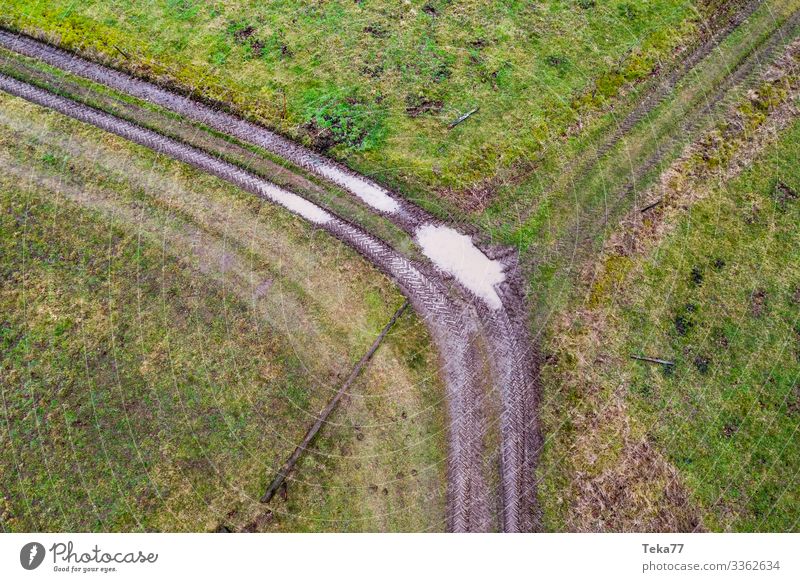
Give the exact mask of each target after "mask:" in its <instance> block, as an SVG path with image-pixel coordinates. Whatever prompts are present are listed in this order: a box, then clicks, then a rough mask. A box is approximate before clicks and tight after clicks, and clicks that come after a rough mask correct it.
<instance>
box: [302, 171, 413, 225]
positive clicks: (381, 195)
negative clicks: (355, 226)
mask: <svg viewBox="0 0 800 582" xmlns="http://www.w3.org/2000/svg"><path fill="white" fill-rule="evenodd" d="M317 171H318V172H319V173H320V174H321V175H322V176H323V177H325V178H328V179H329V180H330V181H332V182H334V183H335V184H338V185H339V186H341V187H343V188H344V189H345V190H347V191H349V192H352V193H353V194H355V195H356V196H358V197H359V198H360V199H361V201H362V202H364V204H367V205H369V206H370V207H372V208H374V209H375V210H378V211H380V212H385V213H387V214H393V213H395V212H397V209H398V208H399V205H398V204H397V200H395V199H394V198H392V197H391V196H390V195H389V193H388V192H387V191H386V190H384V189H383V188H380V187H378V186H374V185H372V184H370V183H369V182H367V181H366V180H362V179H361V178H359V177H357V176H351V175H350V174H348V173H347V172H343V171H341V170H340V169H339V168H336V167H331V166H328V165H325V164H322V165H320V166H318V167H317Z"/></svg>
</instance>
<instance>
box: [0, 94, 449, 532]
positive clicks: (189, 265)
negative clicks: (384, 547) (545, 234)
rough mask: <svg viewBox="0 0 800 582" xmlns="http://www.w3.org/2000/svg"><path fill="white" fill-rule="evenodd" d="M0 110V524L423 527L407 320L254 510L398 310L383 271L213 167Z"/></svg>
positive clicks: (420, 377)
mask: <svg viewBox="0 0 800 582" xmlns="http://www.w3.org/2000/svg"><path fill="white" fill-rule="evenodd" d="M0 111H2V113H0V165H1V166H2V173H0V174H1V175H2V177H1V178H0V201H1V202H0V204H2V208H3V212H2V213H1V214H0V221H2V223H1V224H0V269H1V270H2V271H0V272H1V273H2V281H3V284H2V294H1V295H0V306H1V307H0V313H2V316H0V324H1V326H0V342H1V344H0V345H2V350H0V353H1V354H2V355H1V356H0V358H1V359H0V377H1V378H2V382H0V384H1V385H2V421H1V424H2V428H1V429H0V443H2V445H1V446H0V474H2V479H0V483H1V484H0V496H1V497H2V501H1V502H0V503H1V504H0V526H1V527H2V529H4V530H10V531H30V530H80V531H83V530H104V531H106V530H108V531H118V530H122V531H130V530H133V531H135V530H190V531H197V530H199V531H203V530H212V529H216V528H217V527H219V526H225V527H227V528H229V529H234V530H235V529H242V528H245V529H257V530H291V531H298V530H338V531H341V530H346V531H348V530H355V531H360V530H425V529H441V528H442V527H443V512H444V509H443V496H442V493H441V491H440V487H441V482H442V479H443V475H442V472H443V464H442V461H443V457H444V454H445V453H444V435H443V418H442V417H441V410H442V407H441V405H440V403H439V400H440V399H441V398H442V394H441V392H440V387H439V384H438V380H437V373H436V366H437V363H436V361H435V358H434V357H433V356H431V355H430V348H429V347H428V339H427V335H426V332H425V329H424V327H423V326H422V325H421V323H420V322H419V321H418V320H417V319H416V318H415V317H414V316H413V314H408V315H406V316H404V317H403V319H401V321H400V322H399V324H398V326H397V327H396V328H395V330H394V331H393V333H392V334H391V335H390V337H389V338H388V339H387V341H386V343H385V344H384V345H383V346H382V347H381V349H380V350H379V352H378V354H377V355H376V359H375V361H374V362H373V365H372V366H371V367H370V369H369V371H368V372H367V373H366V374H365V376H364V377H363V378H362V380H361V381H359V382H358V383H357V385H356V386H355V387H354V389H353V394H352V396H350V398H349V399H348V400H347V401H346V403H345V404H344V405H343V406H342V408H341V410H340V411H339V412H337V413H336V414H335V415H334V417H333V418H332V420H331V422H332V424H331V425H330V426H328V427H326V428H325V430H324V431H323V435H322V438H321V439H320V440H319V441H318V443H317V445H316V448H315V450H314V451H313V452H312V453H310V454H309V455H308V456H307V457H306V458H305V459H304V460H303V462H302V463H301V465H300V467H299V468H298V471H297V473H296V474H295V480H293V481H292V482H290V485H289V488H288V495H287V497H286V499H285V500H284V499H282V498H278V499H277V500H276V502H273V504H272V505H271V511H269V512H267V511H266V509H265V507H264V506H262V505H260V504H259V503H257V499H258V497H259V496H260V494H261V493H262V492H263V489H264V488H265V486H266V483H267V482H268V480H269V479H271V477H272V473H273V471H274V470H275V469H276V468H277V466H278V465H279V464H280V463H281V462H283V460H284V459H285V457H286V456H287V455H288V454H289V453H290V452H291V450H292V449H293V447H294V446H295V445H296V444H297V443H298V442H299V440H300V438H301V437H302V434H303V432H304V431H305V428H306V427H307V426H308V425H309V424H310V423H311V422H313V415H314V414H316V412H317V411H318V410H319V409H321V408H322V406H323V405H324V403H325V402H326V401H327V399H328V398H329V397H330V396H331V395H332V391H333V390H334V389H335V388H336V387H337V386H338V384H339V382H340V381H341V379H342V378H343V377H344V376H345V375H346V374H347V373H348V372H349V370H350V368H351V366H352V365H353V363H354V362H355V361H356V360H357V359H358V358H359V357H360V356H361V355H362V354H363V352H364V351H365V350H366V349H367V347H368V346H369V345H370V343H371V342H372V340H373V339H374V337H375V336H376V335H377V333H378V332H379V331H380V329H381V328H382V327H383V325H384V324H385V323H386V321H388V319H389V318H390V317H391V315H392V313H393V312H394V310H395V309H396V308H397V307H398V306H399V305H400V304H401V303H402V297H401V296H400V295H399V294H398V292H397V291H396V290H394V289H393V287H392V285H391V284H390V283H389V282H388V281H387V280H386V279H385V278H384V277H383V276H381V275H379V274H378V273H376V272H374V271H373V270H372V269H371V268H369V267H368V266H366V265H365V264H364V263H363V262H362V261H361V260H360V259H358V258H357V257H356V256H355V255H354V254H353V253H351V252H349V251H347V250H345V249H343V248H342V247H341V245H339V244H338V243H336V242H334V241H332V240H331V239H330V238H329V237H328V236H327V235H324V234H322V233H319V232H314V231H312V230H309V229H308V228H306V227H305V225H304V224H302V223H301V222H300V221H298V220H296V219H294V218H292V217H290V216H289V215H288V214H287V213H285V212H283V211H280V210H278V209H275V208H273V207H270V206H269V205H265V204H261V203H260V202H257V201H254V200H253V199H251V198H250V197H247V196H245V195H243V194H241V193H239V192H238V191H237V190H236V189H234V188H232V187H229V186H227V185H225V184H224V183H222V182H220V181H218V180H216V179H212V178H210V177H208V176H205V175H203V174H200V173H197V172H195V171H193V170H190V169H187V168H186V167H185V166H182V165H181V164H178V163H173V162H171V161H169V160H165V159H163V158H161V157H159V156H156V155H153V154H152V153H150V152H148V151H146V150H144V149H142V148H139V147H136V146H133V145H131V144H129V143H127V142H124V141H123V140H120V139H117V138H115V137H113V136H109V135H107V134H104V133H102V132H100V131H97V130H94V129H92V128H87V127H86V126H82V125H81V124H78V123H76V122H73V121H71V120H68V119H65V118H63V117H61V116H59V115H56V114H53V113H48V112H44V111H43V110H41V109H39V108H37V107H34V106H31V105H29V104H26V103H24V102H21V101H19V100H16V99H13V98H10V97H8V96H6V95H3V96H0ZM321 266H322V267H324V268H320V267H321ZM423 508H424V511H423Z"/></svg>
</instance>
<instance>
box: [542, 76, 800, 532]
mask: <svg viewBox="0 0 800 582" xmlns="http://www.w3.org/2000/svg"><path fill="white" fill-rule="evenodd" d="M795 81H796V80H795ZM759 91H760V96H759V94H758V93H756V94H751V95H750V96H749V97H748V99H747V100H746V101H745V102H744V104H743V105H741V106H740V107H739V108H738V111H739V115H738V117H737V118H736V120H737V122H736V123H733V122H732V123H730V124H726V125H723V126H721V129H719V130H718V131H717V133H713V132H712V134H710V135H709V137H708V138H707V139H705V140H701V142H700V145H699V146H698V148H699V149H695V150H694V153H692V154H689V155H687V156H688V157H687V158H686V160H685V161H684V162H682V164H683V165H681V166H678V167H679V168H680V169H679V170H677V171H676V172H674V173H672V174H670V175H669V177H668V178H667V180H668V184H669V185H668V186H667V187H666V188H665V189H664V191H663V192H664V195H665V197H667V202H668V203H669V205H670V209H671V210H670V214H668V218H666V219H665V220H666V221H667V223H666V224H664V225H659V224H658V223H657V222H656V223H653V222H652V220H651V219H648V218H645V219H644V220H643V221H642V227H641V229H640V230H636V231H634V232H632V233H630V235H629V236H628V238H620V239H618V240H617V241H616V243H614V244H612V245H611V246H609V247H608V250H607V251H606V253H605V254H604V256H603V259H602V262H601V263H600V264H601V265H602V266H601V267H599V269H598V271H597V273H596V274H595V275H594V276H593V277H590V278H589V279H588V285H587V287H586V288H585V291H586V295H585V296H584V298H583V300H582V301H580V302H578V303H577V304H575V305H573V306H572V312H571V314H570V315H565V316H564V317H563V318H562V320H561V322H560V323H559V325H558V327H557V330H558V331H556V332H555V333H554V336H553V341H552V344H551V347H552V353H551V355H550V358H549V364H548V366H547V367H546V370H545V376H546V377H547V378H548V382H547V385H548V386H549V387H550V388H549V390H550V394H549V396H548V397H547V400H548V404H547V405H546V406H545V410H544V418H545V422H546V423H547V425H548V426H549V431H548V432H549V434H551V435H552V436H551V438H550V441H549V443H548V447H547V449H548V450H547V452H546V454H545V460H544V462H543V465H542V476H543V479H544V483H545V487H546V489H548V490H549V492H550V494H549V495H547V494H545V495H543V499H547V500H548V501H547V502H546V503H547V514H548V516H549V520H550V527H553V528H555V529H559V528H564V527H566V528H569V529H579V530H620V529H625V530H642V529H644V530H659V529H669V530H689V531H691V530H694V529H708V530H712V531H731V530H732V531H796V530H797V529H798V527H800V512H798V503H799V502H800V497H799V495H800V475H799V474H798V472H797V468H798V466H800V447H799V446H798V443H800V439H798V429H799V428H800V414H798V411H799V410H800V408H798V407H799V406H800V327H798V326H799V325H800V257H798V254H797V248H799V245H800V234H798V231H797V224H798V220H799V219H800V194H798V193H800V166H798V163H797V161H798V159H800V145H798V144H800V122H796V121H795V122H794V124H793V125H791V126H790V127H789V129H787V130H785V131H784V132H783V133H782V134H781V136H780V139H779V140H778V141H777V143H774V144H772V145H770V146H769V147H768V149H767V150H766V151H765V152H764V153H763V154H761V155H760V157H759V158H758V159H757V160H756V161H755V162H753V163H752V164H746V170H745V171H744V172H743V173H742V174H741V175H740V176H738V177H736V178H734V179H733V180H731V181H726V180H725V176H726V171H727V169H726V168H727V167H728V163H729V161H730V160H732V159H735V156H736V152H737V151H738V150H739V149H741V148H742V147H745V148H746V147H747V146H745V145H744V144H745V143H746V142H747V140H750V139H752V138H753V132H755V131H756V128H757V127H758V126H759V124H761V123H763V122H764V115H763V110H762V113H759V107H763V101H759V100H760V99H761V100H763V99H764V98H765V97H766V96H768V95H769V94H770V91H769V89H768V88H767V87H762V88H761V89H760V90H759ZM753 100H755V102H754V101H753ZM759 103H761V105H759ZM740 122H741V123H740ZM734 127H736V128H738V129H737V130H734V129H732V128H734ZM737 131H738V133H737ZM737 135H738V137H736V136H737ZM743 136H747V137H746V138H743ZM745 159H746V158H745ZM679 194H680V195H679ZM671 196H673V197H675V200H674V201H672V200H671V199H670V197H671ZM692 202H694V204H692ZM687 209H688V210H687ZM623 232H624V230H623ZM648 233H650V234H649V235H648ZM648 237H652V239H651V240H648ZM625 241H627V242H625ZM626 248H627V249H628V250H625V249H626ZM620 249H623V250H620ZM631 249H633V250H631ZM631 355H638V356H647V357H655V358H659V359H663V360H666V361H670V362H672V363H673V365H660V364H655V363H650V362H642V361H636V360H634V359H632V358H631V357H630V356H631Z"/></svg>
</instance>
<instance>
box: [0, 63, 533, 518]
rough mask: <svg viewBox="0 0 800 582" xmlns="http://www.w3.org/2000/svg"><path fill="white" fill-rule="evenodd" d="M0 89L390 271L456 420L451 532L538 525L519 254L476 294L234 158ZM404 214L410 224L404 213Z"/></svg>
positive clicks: (529, 355) (60, 101)
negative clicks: (490, 435)
mask: <svg viewBox="0 0 800 582" xmlns="http://www.w3.org/2000/svg"><path fill="white" fill-rule="evenodd" d="M0 89H2V90H4V91H6V92H8V93H10V94H13V95H16V96H18V97H21V98H23V99H26V100H28V101H31V102H33V103H36V104H38V105H41V106H44V107H48V108H50V109H53V110H55V111H58V112H60V113H62V114H64V115H68V116H70V117H72V118H75V119H78V120H80V121H82V122H85V123H88V124H91V125H94V126H96V127H99V128H101V129H103V130H105V131H108V132H110V133H114V134H116V135H119V136H121V137H123V138H125V139H128V140H130V141H133V142H135V143H138V144H140V145H143V146H145V147H147V148H150V149H152V150H154V151H156V152H159V153H162V154H164V155H167V156H170V157H172V158H174V159H177V160H180V161H182V162H185V163H187V164H190V165H192V166H194V167H197V168H199V169H201V170H203V171H205V172H208V173H210V174H213V175H215V176H217V177H219V178H221V179H223V180H226V181H228V182H230V183H232V184H235V185H236V186H238V187H240V188H242V189H243V190H246V191H248V192H250V193H252V194H254V195H256V196H259V197H261V198H264V199H266V200H268V201H270V202H273V203H275V204H278V205H281V206H283V207H284V208H286V209H287V210H289V211H290V212H292V213H294V214H296V215H298V216H301V217H303V218H304V219H306V220H307V221H309V222H311V223H312V224H314V225H315V226H317V227H319V228H322V229H324V230H325V231H327V232H328V233H330V234H331V235H332V236H334V237H336V238H338V239H339V240H341V241H342V242H344V243H345V244H347V245H349V246H350V247H352V248H354V249H355V250H356V251H357V252H359V253H360V254H361V255H362V256H363V257H365V258H366V259H367V260H368V261H370V262H371V263H372V264H373V265H375V266H376V267H377V268H378V269H380V270H381V271H383V272H384V273H386V274H387V275H388V276H389V277H391V278H392V279H393V280H394V281H395V282H396V283H397V284H398V286H399V287H400V288H401V289H402V291H403V292H404V293H405V294H406V296H407V297H408V298H409V299H410V301H411V303H412V305H413V306H414V308H415V310H416V311H417V312H418V313H419V314H420V315H421V316H422V318H423V319H424V320H425V322H426V324H427V326H428V327H429V329H430V331H431V334H432V337H433V339H434V343H435V345H436V347H437V348H438V350H439V353H440V356H441V360H442V369H443V379H444V382H445V385H446V390H447V403H448V404H447V406H448V417H449V422H450V427H449V431H448V434H449V448H450V451H449V460H448V483H447V487H448V495H447V498H448V502H447V514H448V529H450V530H452V531H489V530H492V529H498V528H499V529H502V530H504V531H529V530H531V529H532V528H533V527H534V522H535V519H534V516H535V510H534V504H535V485H534V481H533V479H534V476H533V468H534V466H535V459H536V455H537V453H538V446H539V440H538V432H537V424H536V420H535V408H534V405H535V372H536V369H535V362H536V359H535V354H534V353H533V352H532V351H531V348H530V345H531V344H530V342H529V341H528V337H527V332H526V325H527V320H526V317H525V310H524V302H523V300H522V296H521V289H522V287H521V285H520V284H519V277H518V275H517V274H516V267H515V262H514V261H513V260H511V259H506V260H505V261H504V262H503V268H502V271H503V274H504V275H503V280H502V282H500V283H498V284H497V285H495V286H494V287H493V291H494V292H495V293H496V297H497V302H496V303H495V302H493V301H488V300H487V299H486V298H485V297H484V298H481V297H479V296H478V297H476V296H475V295H474V294H473V293H472V292H471V290H470V289H469V288H468V286H465V285H462V284H460V282H459V281H458V278H457V277H455V281H454V280H453V279H454V278H453V277H452V276H451V274H448V273H447V272H446V270H445V272H441V271H439V270H437V268H435V267H434V266H431V265H423V264H418V263H416V262H414V261H411V260H409V259H408V258H406V257H405V256H403V255H401V254H400V253H398V252H397V251H395V250H394V249H393V248H392V247H390V246H389V245H387V244H386V243H384V242H383V241H381V240H379V239H378V238H376V237H374V236H373V235H371V234H369V233H367V232H365V231H364V230H362V229H360V228H359V227H357V226H355V225H353V224H351V223H349V222H348V221H346V220H343V219H342V218H340V217H338V216H336V215H335V214H334V213H332V212H331V211H329V210H327V209H325V208H322V207H320V206H318V205H316V204H314V203H312V202H310V201H308V200H306V199H304V198H302V197H300V196H298V195H296V194H294V193H292V192H290V191H288V190H285V189H282V188H280V187H278V186H275V185H274V184H272V183H270V182H268V181H267V180H265V179H263V178H260V177H258V176H255V175H253V174H251V173H249V172H247V171H245V170H243V169H242V168H240V167H238V166H236V165H234V164H231V163H228V162H225V161H221V160H219V159H218V158H216V157H214V156H212V155H209V154H208V153H206V152H204V151H201V150H199V149H197V148H194V147H192V146H188V145H186V144H183V143H180V142H178V141H176V140H173V139H170V138H168V137H165V136H163V135H161V134H159V133H156V132H154V131H151V130H148V129H144V128H142V127H139V126H137V125H134V124H133V123H130V122H127V121H124V120H121V119H119V118H117V117H114V116H113V115H110V114H107V113H104V112H101V111H98V110H95V109H92V108H90V107H87V106H85V105H82V104H79V103H76V102H74V101H71V100H69V99H67V98H65V97H61V96H58V95H55V94H53V93H50V92H48V91H45V90H43V89H40V88H37V87H34V86H32V85H29V84H27V83H24V82H22V81H19V80H16V79H13V78H11V77H7V76H2V75H0ZM294 147H297V148H299V147H300V146H294ZM314 155H316V154H314ZM398 216H400V218H401V219H402V220H404V219H403V218H402V217H403V216H405V215H403V214H398ZM417 216H419V217H420V218H419V219H418V221H417V222H416V223H415V224H423V225H427V224H430V225H433V226H434V227H436V228H442V225H440V224H437V223H433V222H430V223H429V222H428V219H427V216H425V215H424V213H422V212H421V211H420V213H419V214H418V215H417ZM423 217H424V218H423ZM444 228H448V229H449V227H444ZM458 236H461V237H465V235H460V234H459V235H458ZM484 256H485V255H484ZM509 256H510V255H509ZM486 260H489V259H488V258H486ZM453 282H455V285H453ZM486 369H488V370H489V374H488V376H489V377H487V374H486V373H485V370H486ZM494 398H499V400H500V406H499V410H500V412H499V419H492V418H490V417H489V413H488V410H490V409H492V407H490V406H489V402H488V401H489V400H491V399H494ZM492 423H499V432H500V441H501V442H500V479H499V481H500V492H499V498H500V499H499V503H498V500H497V499H496V496H495V494H494V492H493V491H492V490H491V488H490V486H489V484H488V480H489V479H488V475H487V473H488V471H487V470H486V464H487V463H486V459H487V458H490V456H491V452H490V451H487V450H486V433H487V430H488V429H489V427H490V424H492ZM498 506H499V510H495V508H497V507H498Z"/></svg>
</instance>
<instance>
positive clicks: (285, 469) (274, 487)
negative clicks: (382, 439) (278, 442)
mask: <svg viewBox="0 0 800 582" xmlns="http://www.w3.org/2000/svg"><path fill="white" fill-rule="evenodd" d="M407 307H408V300H406V301H405V302H404V303H403V305H401V306H400V309H398V310H397V311H395V314H394V315H393V316H392V318H391V319H390V320H389V323H387V324H386V326H385V327H384V328H383V331H381V333H380V335H379V336H378V337H377V338H376V339H375V341H374V342H372V346H371V347H370V348H369V351H367V353H366V354H364V356H363V357H362V358H361V359H360V360H359V361H358V363H357V364H356V365H355V367H354V368H353V370H352V372H350V375H349V376H348V377H347V380H345V382H344V384H342V387H341V388H339V390H338V391H337V392H336V394H334V395H333V398H331V400H330V402H328V405H327V406H326V407H325V408H323V409H322V412H320V413H319V416H318V417H317V420H316V422H315V423H314V424H313V425H312V426H311V428H310V429H308V432H307V433H306V436H304V437H303V440H302V441H301V442H300V444H299V445H297V448H295V450H294V452H293V453H292V454H291V456H290V457H289V458H288V459H287V460H286V462H285V463H284V464H283V466H281V468H280V469H279V470H278V474H277V475H275V478H274V479H273V480H272V483H270V484H269V487H267V492H266V493H264V495H263V497H261V503H269V502H270V501H271V500H272V498H273V497H274V496H275V493H277V491H278V490H279V489H280V488H281V485H283V484H284V483H285V481H286V477H287V476H288V475H289V473H291V471H292V469H293V468H294V466H295V464H296V463H297V461H298V459H300V456H301V455H302V454H303V452H304V451H305V450H306V449H308V446H309V445H310V444H311V441H313V440H314V437H315V436H317V433H318V432H319V431H320V429H321V428H322V425H324V424H325V421H326V420H327V418H328V417H329V416H330V414H331V412H333V409H334V408H336V405H337V404H338V403H339V401H340V400H341V399H342V396H344V394H345V392H347V389H348V388H350V385H351V384H352V383H353V381H355V379H356V378H357V377H358V375H359V374H360V373H361V370H362V369H363V368H364V366H366V364H367V362H369V361H370V359H372V356H373V355H374V354H375V351H376V350H377V349H378V346H379V345H381V342H382V341H383V339H384V338H385V337H386V334H388V333H389V330H390V329H392V326H393V325H394V324H395V323H396V322H397V320H398V319H399V318H400V316H401V315H402V314H403V312H404V311H405V310H406V308H407Z"/></svg>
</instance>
